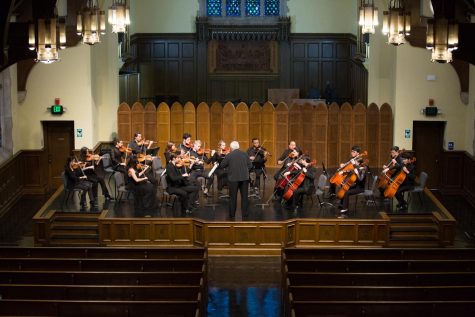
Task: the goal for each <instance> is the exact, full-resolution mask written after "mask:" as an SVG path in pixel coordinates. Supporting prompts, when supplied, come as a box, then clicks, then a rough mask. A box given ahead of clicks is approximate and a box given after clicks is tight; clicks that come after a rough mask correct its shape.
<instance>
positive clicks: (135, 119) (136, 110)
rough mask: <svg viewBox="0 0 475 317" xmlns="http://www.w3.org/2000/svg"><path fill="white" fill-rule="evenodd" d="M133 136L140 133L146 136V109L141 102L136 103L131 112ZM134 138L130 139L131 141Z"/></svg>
mask: <svg viewBox="0 0 475 317" xmlns="http://www.w3.org/2000/svg"><path fill="white" fill-rule="evenodd" d="M131 126H132V136H133V135H134V134H135V133H137V132H139V133H142V134H143V135H144V132H143V131H144V126H145V124H144V108H143V106H142V104H141V103H140V102H136V103H134V104H133V106H132V110H131ZM131 139H132V138H130V140H131Z"/></svg>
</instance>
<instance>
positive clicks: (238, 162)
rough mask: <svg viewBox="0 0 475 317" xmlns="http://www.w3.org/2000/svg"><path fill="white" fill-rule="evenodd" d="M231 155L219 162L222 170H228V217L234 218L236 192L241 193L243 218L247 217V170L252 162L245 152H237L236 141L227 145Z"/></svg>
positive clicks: (237, 145)
mask: <svg viewBox="0 0 475 317" xmlns="http://www.w3.org/2000/svg"><path fill="white" fill-rule="evenodd" d="M229 147H230V148H231V153H229V154H228V155H226V157H225V158H224V159H223V161H222V162H221V164H220V166H221V167H222V168H227V169H228V187H229V196H230V203H229V217H230V218H234V215H235V213H236V206H237V191H238V188H239V192H240V193H241V213H242V216H243V217H247V216H248V204H249V202H248V198H247V193H248V186H249V170H250V169H251V168H252V162H251V160H250V159H249V156H248V155H247V153H246V152H243V151H241V150H239V143H238V142H237V141H233V142H231V144H230V145H229Z"/></svg>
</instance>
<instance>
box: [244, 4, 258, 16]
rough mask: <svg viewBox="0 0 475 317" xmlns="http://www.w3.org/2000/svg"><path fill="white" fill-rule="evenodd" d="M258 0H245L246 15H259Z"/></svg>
mask: <svg viewBox="0 0 475 317" xmlns="http://www.w3.org/2000/svg"><path fill="white" fill-rule="evenodd" d="M260 2H261V1H260V0H246V15H247V16H253V17H258V16H260V15H261V3H260Z"/></svg>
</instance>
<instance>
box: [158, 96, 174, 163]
mask: <svg viewBox="0 0 475 317" xmlns="http://www.w3.org/2000/svg"><path fill="white" fill-rule="evenodd" d="M170 140H171V138H170V108H169V107H168V105H167V104H166V103H164V102H162V103H160V104H159V105H158V108H157V142H158V146H159V147H160V149H161V150H160V157H161V159H162V162H163V164H165V156H164V155H163V153H164V152H165V151H166V149H167V143H168V141H170ZM175 141H176V140H175Z"/></svg>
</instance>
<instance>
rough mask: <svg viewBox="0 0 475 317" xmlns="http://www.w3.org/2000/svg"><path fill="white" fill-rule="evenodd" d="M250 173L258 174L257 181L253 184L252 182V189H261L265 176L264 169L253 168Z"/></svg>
mask: <svg viewBox="0 0 475 317" xmlns="http://www.w3.org/2000/svg"><path fill="white" fill-rule="evenodd" d="M250 173H254V174H256V178H255V180H254V181H253V182H251V187H255V188H260V185H261V175H263V174H264V169H263V168H253V169H252V170H251V172H250ZM264 175H265V174H264Z"/></svg>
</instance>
